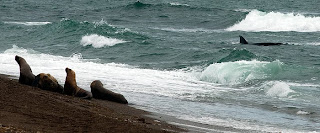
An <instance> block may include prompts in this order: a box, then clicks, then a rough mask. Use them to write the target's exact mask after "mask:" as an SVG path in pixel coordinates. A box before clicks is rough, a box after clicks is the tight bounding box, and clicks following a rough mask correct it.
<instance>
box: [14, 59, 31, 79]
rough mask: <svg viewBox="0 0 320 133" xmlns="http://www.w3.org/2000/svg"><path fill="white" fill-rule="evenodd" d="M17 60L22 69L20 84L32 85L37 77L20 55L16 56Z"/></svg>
mask: <svg viewBox="0 0 320 133" xmlns="http://www.w3.org/2000/svg"><path fill="white" fill-rule="evenodd" d="M15 60H16V61H17V63H18V64H19V67H20V76H19V83H21V84H26V85H32V83H33V81H34V79H35V76H34V74H33V73H32V70H31V68H30V66H29V64H28V63H27V62H26V60H25V59H24V58H22V57H20V56H18V55H16V57H15Z"/></svg>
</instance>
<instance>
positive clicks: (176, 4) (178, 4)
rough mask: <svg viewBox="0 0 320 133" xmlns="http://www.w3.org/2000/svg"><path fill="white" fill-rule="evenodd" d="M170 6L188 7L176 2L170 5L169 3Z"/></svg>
mask: <svg viewBox="0 0 320 133" xmlns="http://www.w3.org/2000/svg"><path fill="white" fill-rule="evenodd" d="M170 5H172V6H189V5H188V4H181V3H178V2H172V3H170Z"/></svg>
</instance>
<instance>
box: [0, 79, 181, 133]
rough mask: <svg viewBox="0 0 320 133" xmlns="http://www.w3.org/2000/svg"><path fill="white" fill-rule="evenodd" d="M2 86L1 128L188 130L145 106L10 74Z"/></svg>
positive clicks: (110, 130) (0, 97)
mask: <svg viewBox="0 0 320 133" xmlns="http://www.w3.org/2000/svg"><path fill="white" fill-rule="evenodd" d="M0 90H1V93H0V95H1V96H0V132H108V133H110V132H116V133H118V132H139V133H143V132H152V133H158V132H186V130H183V129H181V128H179V127H177V126H174V125H171V124H168V123H166V121H165V120H161V119H156V118H157V117H159V116H156V117H148V116H150V115H152V114H151V113H149V112H146V111H144V110H140V109H136V108H133V107H130V106H128V105H123V104H118V103H114V102H109V101H103V100H97V99H92V100H84V99H80V98H77V97H72V96H67V95H62V94H58V93H54V92H50V91H45V90H41V89H39V88H35V87H30V86H26V85H22V84H20V83H18V81H17V80H16V79H12V78H10V77H9V76H7V75H0ZM159 118H160V117H159Z"/></svg>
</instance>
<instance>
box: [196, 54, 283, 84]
mask: <svg viewBox="0 0 320 133" xmlns="http://www.w3.org/2000/svg"><path fill="white" fill-rule="evenodd" d="M282 64H283V63H282V62H280V61H278V60H277V61H273V62H263V61H257V60H252V61H236V62H223V63H214V64H211V65H210V66H208V67H207V68H206V69H205V70H204V71H203V72H202V73H201V75H200V80H202V81H207V82H213V83H219V84H226V85H236V84H241V83H245V82H248V81H250V80H254V79H265V78H267V77H270V76H274V75H276V74H278V73H279V72H280V71H281V70H282V68H281V66H282Z"/></svg>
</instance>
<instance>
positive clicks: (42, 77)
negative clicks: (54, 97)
mask: <svg viewBox="0 0 320 133" xmlns="http://www.w3.org/2000/svg"><path fill="white" fill-rule="evenodd" d="M32 86H35V87H38V88H40V89H43V90H48V91H53V92H58V93H61V94H62V93H63V87H62V86H61V85H60V84H59V83H58V81H57V80H56V79H55V78H54V77H53V76H51V75H50V74H45V73H40V74H38V75H37V76H36V77H35V80H34V82H33V84H32Z"/></svg>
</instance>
